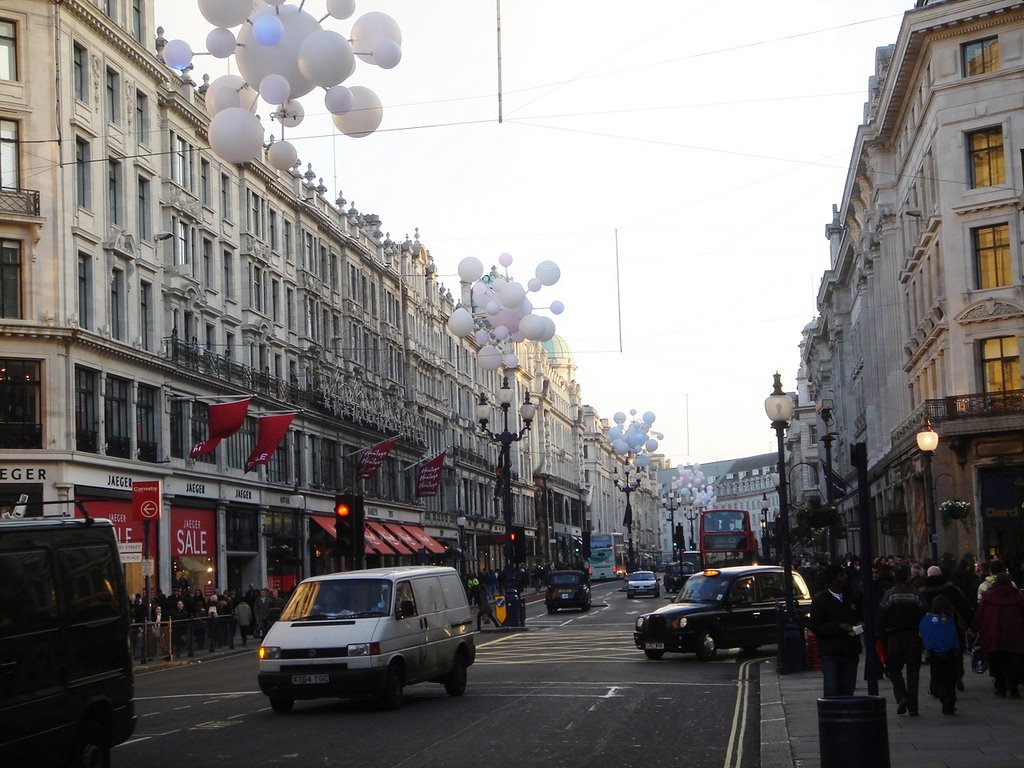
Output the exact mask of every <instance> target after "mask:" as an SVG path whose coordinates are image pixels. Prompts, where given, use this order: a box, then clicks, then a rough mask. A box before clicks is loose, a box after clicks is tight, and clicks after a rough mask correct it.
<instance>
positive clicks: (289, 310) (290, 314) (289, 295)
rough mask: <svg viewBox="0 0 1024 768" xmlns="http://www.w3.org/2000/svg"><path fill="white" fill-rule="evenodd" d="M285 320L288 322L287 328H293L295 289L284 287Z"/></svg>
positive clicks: (290, 329) (292, 329) (291, 329)
mask: <svg viewBox="0 0 1024 768" xmlns="http://www.w3.org/2000/svg"><path fill="white" fill-rule="evenodd" d="M284 296H285V322H287V323H288V330H289V331H294V330H295V289H294V288H285V290H284Z"/></svg>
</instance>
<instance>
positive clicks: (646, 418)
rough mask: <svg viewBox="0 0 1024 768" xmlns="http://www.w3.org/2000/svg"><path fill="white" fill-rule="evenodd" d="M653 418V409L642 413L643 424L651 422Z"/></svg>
mask: <svg viewBox="0 0 1024 768" xmlns="http://www.w3.org/2000/svg"><path fill="white" fill-rule="evenodd" d="M654 419H655V416H654V411H646V412H645V413H644V423H645V424H653V423H654Z"/></svg>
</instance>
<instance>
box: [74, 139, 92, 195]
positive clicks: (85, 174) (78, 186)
mask: <svg viewBox="0 0 1024 768" xmlns="http://www.w3.org/2000/svg"><path fill="white" fill-rule="evenodd" d="M89 183H90V175H89V142H88V141H86V140H85V139H81V138H78V139H75V201H76V202H77V203H78V207H79V208H88V207H89V204H90V202H91V200H90V195H89Z"/></svg>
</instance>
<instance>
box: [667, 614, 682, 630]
mask: <svg viewBox="0 0 1024 768" xmlns="http://www.w3.org/2000/svg"><path fill="white" fill-rule="evenodd" d="M669 626H671V627H672V629H682V628H683V627H685V626H686V617H685V616H680V617H679V618H678V619H673V620H672V623H671V624H670V625H669Z"/></svg>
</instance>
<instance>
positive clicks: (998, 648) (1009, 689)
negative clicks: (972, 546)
mask: <svg viewBox="0 0 1024 768" xmlns="http://www.w3.org/2000/svg"><path fill="white" fill-rule="evenodd" d="M989 572H990V573H991V575H992V581H991V583H990V584H989V586H988V588H987V589H985V590H983V591H981V592H980V593H979V594H980V595H981V596H980V597H979V599H978V608H977V609H976V610H975V611H974V620H973V622H972V624H971V626H972V628H973V629H974V631H975V632H977V633H978V639H979V642H980V644H981V650H982V651H984V653H985V657H986V658H987V659H988V673H989V675H990V676H991V677H992V682H993V685H994V687H995V694H996V696H1000V697H1005V696H1006V695H1007V693H1009V695H1010V698H1013V699H1019V698H1020V690H1019V689H1018V686H1019V685H1020V683H1021V677H1022V675H1024V597H1022V596H1021V593H1020V592H1018V591H1017V587H1016V586H1015V585H1014V584H1013V582H1012V581H1010V574H1009V573H1007V572H1006V565H1005V564H1004V563H1003V561H1001V560H993V561H992V562H991V563H989Z"/></svg>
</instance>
